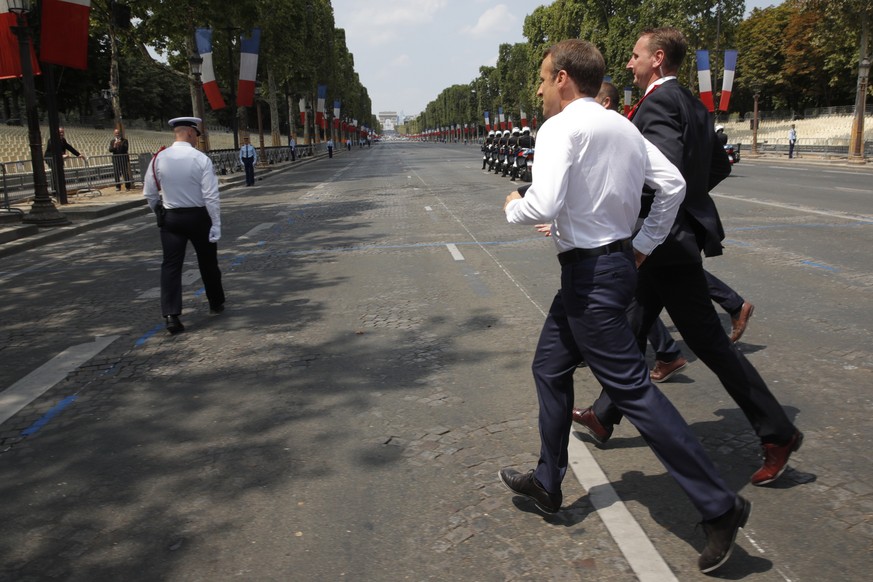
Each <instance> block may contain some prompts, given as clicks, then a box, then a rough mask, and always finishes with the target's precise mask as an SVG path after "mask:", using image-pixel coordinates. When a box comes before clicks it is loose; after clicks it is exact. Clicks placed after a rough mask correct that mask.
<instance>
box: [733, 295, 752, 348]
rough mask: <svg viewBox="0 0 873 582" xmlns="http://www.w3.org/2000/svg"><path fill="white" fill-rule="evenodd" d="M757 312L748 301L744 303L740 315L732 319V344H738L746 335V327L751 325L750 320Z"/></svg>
mask: <svg viewBox="0 0 873 582" xmlns="http://www.w3.org/2000/svg"><path fill="white" fill-rule="evenodd" d="M754 312H755V306H754V305H752V304H751V303H749V302H748V301H744V302H743V306H742V307H740V313H739V314H738V315H737V316H736V317H735V318H731V343H732V344H733V343H736V342H738V341H739V340H740V338H741V337H743V334H744V333H746V326H747V325H749V320H750V319H751V318H752V313H754Z"/></svg>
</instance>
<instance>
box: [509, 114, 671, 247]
mask: <svg viewBox="0 0 873 582" xmlns="http://www.w3.org/2000/svg"><path fill="white" fill-rule="evenodd" d="M643 184H646V185H648V186H649V187H651V188H652V189H654V190H655V202H654V204H653V205H652V209H651V212H650V213H649V216H648V217H647V218H646V219H645V222H644V223H643V226H642V228H641V229H640V231H639V233H637V235H636V237H634V240H633V246H634V249H636V250H637V251H639V252H641V253H643V254H645V255H649V254H651V252H652V250H654V248H655V247H656V246H658V245H659V244H661V243H662V242H664V239H666V238H667V235H668V234H669V232H670V228H671V227H672V226H673V221H674V220H675V218H676V213H677V212H678V210H679V205H680V204H681V203H682V200H683V199H684V197H685V180H684V179H683V178H682V174H681V173H680V172H679V170H678V169H677V168H676V166H674V165H673V164H672V163H670V161H669V160H667V158H666V157H665V156H664V154H662V153H661V152H660V151H659V150H658V148H656V147H655V146H653V145H652V144H651V143H649V141H648V140H646V139H645V138H643V136H642V135H641V134H640V132H639V130H637V128H636V127H634V125H633V124H632V123H631V122H630V121H628V120H627V119H626V118H625V117H623V116H622V115H619V114H617V113H616V112H614V111H609V110H607V109H605V108H604V107H603V106H602V105H600V104H599V103H597V102H596V101H595V100H594V99H591V98H588V97H586V98H582V99H577V100H575V101H573V102H571V103H569V104H568V105H567V106H566V107H565V108H564V110H563V111H561V112H560V113H558V114H557V115H554V116H552V117H551V118H549V119H548V120H546V122H545V123H543V125H542V126H541V127H540V130H539V133H538V135H537V147H536V157H535V165H534V172H533V183H532V184H531V186H530V188H529V189H528V190H527V193H526V194H525V196H524V198H522V199H520V200H513V201H511V202H510V203H509V204H508V205H507V206H506V219H507V220H508V221H509V222H511V223H516V224H541V223H546V222H551V223H552V238H553V239H554V241H555V246H556V247H557V251H558V252H559V253H561V252H564V251H568V250H571V249H574V248H580V249H592V248H596V247H600V246H603V245H606V244H609V243H611V242H615V241H618V240H623V239H627V238H630V236H631V235H632V234H633V231H634V225H635V223H636V221H637V216H638V215H639V211H640V203H641V202H640V201H641V196H642V190H643Z"/></svg>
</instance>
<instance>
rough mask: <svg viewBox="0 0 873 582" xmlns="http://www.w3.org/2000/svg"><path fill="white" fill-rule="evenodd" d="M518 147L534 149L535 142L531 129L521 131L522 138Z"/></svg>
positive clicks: (525, 128)
mask: <svg viewBox="0 0 873 582" xmlns="http://www.w3.org/2000/svg"><path fill="white" fill-rule="evenodd" d="M518 147H520V148H522V149H528V148H532V147H534V140H533V137H531V135H530V128H529V127H527V126H525V127H524V129H522V130H521V137H519V138H518Z"/></svg>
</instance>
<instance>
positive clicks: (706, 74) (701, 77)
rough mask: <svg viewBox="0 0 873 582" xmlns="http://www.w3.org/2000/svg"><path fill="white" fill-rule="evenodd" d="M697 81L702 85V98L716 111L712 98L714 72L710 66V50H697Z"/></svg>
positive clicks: (705, 103) (708, 106)
mask: <svg viewBox="0 0 873 582" xmlns="http://www.w3.org/2000/svg"><path fill="white" fill-rule="evenodd" d="M697 82H698V83H699V85H700V100H701V101H703V104H704V105H706V108H707V109H708V110H709V111H715V103H714V102H713V100H712V72H711V70H710V68H709V51H697Z"/></svg>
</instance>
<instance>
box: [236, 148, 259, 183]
mask: <svg viewBox="0 0 873 582" xmlns="http://www.w3.org/2000/svg"><path fill="white" fill-rule="evenodd" d="M239 161H240V163H241V164H242V165H243V168H244V169H245V172H246V186H254V185H255V164H256V163H258V151H257V150H256V149H255V146H253V145H252V144H251V143H249V136H245V137H244V138H243V145H242V147H241V148H239Z"/></svg>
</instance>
